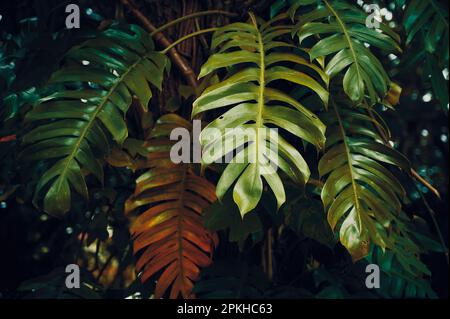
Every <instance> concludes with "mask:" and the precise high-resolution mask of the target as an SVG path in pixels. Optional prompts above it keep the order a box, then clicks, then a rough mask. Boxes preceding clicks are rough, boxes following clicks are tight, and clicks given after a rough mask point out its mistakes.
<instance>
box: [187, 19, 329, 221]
mask: <svg viewBox="0 0 450 319" xmlns="http://www.w3.org/2000/svg"><path fill="white" fill-rule="evenodd" d="M257 20H258V19H257V18H256V17H255V16H254V15H252V14H251V22H250V23H233V24H230V25H227V26H225V27H222V28H220V29H219V30H218V31H216V32H215V34H214V36H213V40H212V42H213V45H212V47H213V48H215V49H216V50H217V51H218V53H215V54H213V55H212V56H210V57H209V59H208V61H207V62H206V63H205V64H204V65H203V67H202V70H201V72H200V77H203V76H206V75H209V74H211V73H212V72H216V71H218V70H219V69H222V68H227V69H231V67H233V69H235V70H237V71H235V72H233V73H229V74H228V76H227V77H226V78H225V79H224V80H223V81H221V82H218V83H217V84H214V85H212V86H210V87H208V88H207V89H206V90H205V91H204V92H203V94H202V95H201V96H200V97H199V98H198V99H197V100H196V101H195V102H194V105H193V111H192V116H193V117H194V116H196V115H197V114H199V113H202V112H205V111H211V110H215V109H218V108H223V107H231V108H230V109H229V110H228V111H226V112H225V113H223V114H222V115H221V116H220V117H219V118H217V119H215V120H213V121H212V122H211V123H210V124H209V125H208V126H207V127H206V128H205V129H204V130H203V131H202V134H201V136H200V142H201V144H202V146H203V150H204V154H205V156H203V162H204V164H206V165H207V164H210V163H212V162H215V161H218V160H220V159H222V158H223V157H225V156H229V154H232V155H233V159H234V160H235V161H234V162H231V163H229V164H228V166H227V167H226V169H225V171H224V173H223V174H222V176H221V178H220V180H219V182H218V184H217V195H218V197H219V198H221V197H222V196H223V195H224V194H225V192H227V190H228V189H230V188H231V187H233V184H234V188H233V189H234V190H233V198H234V200H235V202H236V203H237V204H238V206H239V210H240V212H241V215H242V216H244V215H245V214H247V213H248V212H249V211H251V210H252V209H254V208H255V207H256V205H257V204H258V202H259V201H260V198H261V194H262V190H263V188H264V184H265V183H264V181H263V180H265V182H266V183H267V184H268V186H269V187H270V189H271V190H272V191H273V192H274V194H275V196H276V199H277V202H278V204H277V205H278V207H280V206H281V205H282V204H283V203H284V201H285V192H284V187H283V182H282V181H281V178H280V176H279V175H278V173H277V172H276V171H275V170H274V169H272V168H271V167H269V165H268V162H269V161H270V162H271V163H275V164H276V165H277V167H279V168H281V170H282V171H283V172H284V173H285V174H286V175H287V176H289V177H290V178H291V179H292V180H294V181H295V182H298V183H300V184H303V183H305V182H306V181H307V180H308V177H309V174H310V172H309V168H308V166H307V164H306V162H305V161H304V160H303V158H302V156H301V155H300V153H299V152H298V151H297V149H296V148H294V147H293V146H292V145H291V144H289V143H288V142H287V141H286V140H285V139H284V138H283V137H282V136H281V134H279V132H278V131H275V130H272V131H271V132H270V131H269V128H270V127H273V126H275V127H276V128H284V129H286V130H287V131H288V132H289V133H291V134H293V135H294V136H297V137H299V138H301V139H303V140H305V141H307V142H309V143H311V144H313V145H315V146H316V147H317V148H321V147H323V145H324V143H325V137H324V132H325V126H324V125H323V123H322V122H321V121H320V120H319V119H318V118H317V116H315V115H314V114H313V113H312V112H310V111H309V110H308V109H307V108H305V107H304V106H303V105H302V104H301V103H299V102H298V101H296V100H295V99H293V98H292V97H290V96H289V95H287V94H286V93H284V92H282V91H280V90H278V89H275V88H273V87H272V83H273V82H277V83H278V82H279V81H283V82H285V83H291V84H292V85H300V86H302V87H305V88H308V89H309V91H310V92H313V93H315V94H316V95H317V96H318V97H319V98H320V99H321V100H322V101H323V103H324V104H325V105H326V104H327V102H328V92H327V90H326V88H325V87H324V85H325V86H327V85H328V76H327V75H326V74H325V73H324V71H323V70H322V69H321V68H320V67H319V66H318V65H316V64H314V63H311V62H308V61H306V60H305V59H303V58H302V57H301V56H299V55H298V54H297V53H296V52H295V51H293V50H292V51H291V49H289V47H290V46H289V44H287V43H285V42H282V41H279V40H278V38H279V37H280V36H282V35H284V34H287V33H289V32H290V31H291V28H290V27H289V26H272V24H271V22H268V23H264V22H261V23H258V22H257ZM244 38H245V47H244V46H242V47H240V46H239V45H237V44H238V43H239V42H240V41H242V39H244ZM241 43H242V42H241ZM236 47H240V49H239V50H236ZM280 48H282V49H283V51H282V52H281V51H280V52H279V50H280ZM286 50H288V51H286ZM286 63H289V64H290V63H295V64H296V65H301V66H302V67H303V68H304V69H306V70H308V71H311V75H309V74H306V73H305V72H300V71H297V70H295V69H292V68H288V67H286ZM289 64H288V65H289ZM240 66H241V67H242V68H239V67H240ZM233 128H234V129H235V130H234V131H232V130H231V131H230V130H228V131H227V129H233ZM211 129H216V130H218V131H220V132H221V133H222V134H221V135H222V136H219V135H217V136H212V134H208V133H210V132H211ZM261 132H263V133H261ZM274 145H275V146H276V148H277V152H276V151H273V148H271V146H274ZM240 147H241V148H242V149H241V150H239V151H237V150H238V149H239V148H240ZM235 151H236V152H235ZM234 152H235V153H234ZM242 155H245V156H243V161H238V160H237V159H238V158H239V157H241V156H242ZM251 159H253V161H252V160H251ZM255 159H256V160H255ZM264 160H265V162H264Z"/></svg>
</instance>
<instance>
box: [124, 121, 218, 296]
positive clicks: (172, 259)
mask: <svg viewBox="0 0 450 319" xmlns="http://www.w3.org/2000/svg"><path fill="white" fill-rule="evenodd" d="M175 128H186V129H189V130H190V129H191V124H190V123H189V122H188V121H186V120H185V119H183V118H181V117H179V116H178V115H174V114H173V115H164V116H162V117H160V118H159V119H158V121H157V123H156V125H155V127H154V129H153V130H152V133H151V137H150V139H149V140H148V141H147V142H146V145H145V146H146V147H147V148H148V150H149V151H150V152H149V155H148V161H147V163H146V165H145V166H146V167H148V171H147V172H145V173H144V174H143V175H141V176H140V177H139V178H138V179H137V181H136V190H135V192H134V194H133V195H132V196H131V197H130V198H129V199H128V200H127V202H126V203H125V213H126V214H129V213H131V212H132V211H135V210H136V209H138V208H140V207H145V211H143V212H142V213H141V214H140V215H139V216H138V217H137V218H136V219H135V220H134V222H133V223H132V225H131V228H130V232H131V234H132V236H133V238H134V252H135V253H138V252H139V251H141V250H142V251H143V253H142V254H141V255H140V257H139V259H138V262H137V264H136V269H137V271H140V272H142V276H141V280H142V281H146V280H148V279H149V278H151V277H152V276H153V275H155V274H156V273H158V272H160V271H162V274H161V275H160V277H159V279H158V281H157V284H156V288H155V298H160V297H162V296H164V295H165V292H166V290H167V289H168V288H169V287H170V286H171V290H170V298H177V297H178V296H179V295H180V294H181V296H182V297H183V298H191V297H193V295H192V293H191V291H192V288H193V281H195V280H196V279H197V277H198V275H199V272H200V270H199V267H206V266H208V265H209V264H210V262H211V255H212V251H213V248H214V246H216V245H217V237H216V235H215V234H213V233H211V232H209V231H208V230H207V229H206V228H205V227H204V226H203V218H202V214H203V210H204V209H205V208H206V207H208V206H209V205H210V204H211V203H212V202H214V201H215V200H216V196H215V189H214V185H212V184H211V183H209V182H208V181H207V180H206V179H204V178H202V177H199V176H197V175H195V174H194V172H193V171H192V169H191V167H190V165H189V164H184V163H180V164H174V163H173V162H172V161H171V159H170V149H171V147H172V145H173V144H174V142H173V141H171V140H170V139H169V135H170V132H171V131H172V130H173V129H175Z"/></svg>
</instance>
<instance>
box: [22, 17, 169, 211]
mask: <svg viewBox="0 0 450 319" xmlns="http://www.w3.org/2000/svg"><path fill="white" fill-rule="evenodd" d="M66 60H67V61H68V65H67V66H66V67H63V68H62V69H61V70H59V71H57V72H55V73H54V74H53V75H52V77H51V79H50V81H49V85H52V84H59V85H63V86H64V87H65V89H64V90H62V91H60V90H59V91H55V92H54V93H53V94H50V95H49V96H46V97H43V98H41V99H40V100H39V102H38V104H37V105H36V106H34V107H33V109H32V110H31V111H29V112H28V113H27V114H26V118H25V120H26V123H28V124H29V126H30V127H31V129H30V130H29V132H28V133H27V134H26V135H25V136H24V137H23V144H24V150H23V154H22V155H23V158H24V159H26V160H30V161H34V160H43V161H45V162H46V163H47V164H48V165H49V168H48V169H47V170H46V171H45V173H44V174H43V175H42V176H41V178H40V180H39V182H38V184H37V186H36V191H35V199H34V202H35V204H36V205H40V203H41V198H42V197H43V208H44V210H45V211H46V212H48V213H49V214H52V215H57V216H58V215H61V214H64V213H66V212H67V211H69V210H70V206H71V198H72V195H71V193H72V191H75V192H77V193H79V194H80V195H82V196H83V197H85V198H86V197H88V189H87V186H86V182H85V179H84V174H83V172H82V171H83V170H86V171H87V172H89V173H91V174H93V175H94V176H96V177H97V178H98V179H99V180H100V181H102V179H103V170H102V164H101V159H102V157H103V156H105V155H107V154H108V153H109V152H110V150H111V146H112V144H113V143H117V144H119V145H120V144H122V143H123V142H124V140H125V139H126V138H127V136H128V129H127V125H126V123H125V120H124V117H125V114H126V112H127V110H128V108H129V106H130V104H131V101H132V96H133V95H136V96H137V97H138V98H139V100H140V101H141V102H142V104H143V105H144V106H145V107H147V104H148V102H149V100H150V98H151V96H152V92H151V89H150V86H149V83H151V84H153V85H154V86H156V87H158V88H161V82H162V76H163V72H164V69H165V68H166V66H167V59H166V57H165V56H164V55H162V54H161V53H158V52H156V51H155V48H154V44H153V41H152V39H151V37H150V36H149V35H148V34H147V33H146V32H145V31H144V30H142V29H141V28H140V27H138V26H135V25H128V26H119V25H115V26H113V27H111V28H109V29H107V30H105V31H103V32H102V33H101V34H100V35H99V36H98V37H96V38H94V39H91V40H88V41H86V42H85V43H84V44H82V45H81V46H79V47H75V48H73V49H72V50H70V51H69V52H68V54H67V56H66ZM111 140H112V141H111Z"/></svg>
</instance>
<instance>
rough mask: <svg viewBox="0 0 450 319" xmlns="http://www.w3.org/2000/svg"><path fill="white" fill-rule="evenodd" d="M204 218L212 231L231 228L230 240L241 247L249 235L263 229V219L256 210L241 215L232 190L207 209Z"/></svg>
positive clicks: (207, 226) (206, 225)
mask: <svg viewBox="0 0 450 319" xmlns="http://www.w3.org/2000/svg"><path fill="white" fill-rule="evenodd" d="M204 220H205V227H206V228H207V229H209V230H210V231H212V232H217V231H219V230H229V234H228V240H229V241H230V242H237V243H238V244H239V247H241V248H243V247H244V243H245V241H246V239H247V238H248V237H249V236H251V235H252V234H255V233H258V232H260V231H262V223H261V220H260V219H259V217H258V215H257V214H256V213H255V212H252V213H250V214H246V215H245V216H244V217H243V218H242V217H241V215H240V213H239V208H238V206H237V205H236V204H235V203H234V202H233V198H232V194H231V192H228V193H227V194H226V195H225V196H224V198H223V199H222V200H221V201H216V202H214V203H213V204H212V205H211V206H209V207H208V208H206V209H205V211H204Z"/></svg>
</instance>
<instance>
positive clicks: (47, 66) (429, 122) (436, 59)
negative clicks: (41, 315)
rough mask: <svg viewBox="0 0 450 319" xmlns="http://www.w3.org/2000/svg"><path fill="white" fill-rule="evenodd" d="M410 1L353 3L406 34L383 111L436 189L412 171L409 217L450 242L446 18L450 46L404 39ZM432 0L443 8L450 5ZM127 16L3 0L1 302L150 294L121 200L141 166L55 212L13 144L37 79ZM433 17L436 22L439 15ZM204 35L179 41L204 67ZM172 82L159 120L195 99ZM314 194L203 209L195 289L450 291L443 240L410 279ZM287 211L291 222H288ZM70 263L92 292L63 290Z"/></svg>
mask: <svg viewBox="0 0 450 319" xmlns="http://www.w3.org/2000/svg"><path fill="white" fill-rule="evenodd" d="M139 2H140V4H141V6H142V7H144V8H145V11H146V13H147V15H148V17H149V19H150V20H151V21H152V22H153V23H154V24H155V25H162V24H164V23H166V22H167V21H170V20H172V19H173V18H175V17H179V16H183V15H186V14H188V13H191V12H195V11H200V10H205V9H223V10H228V11H231V12H236V13H238V14H243V13H245V12H247V11H248V10H249V9H251V10H253V11H254V12H256V13H257V14H258V15H259V16H262V17H264V18H269V17H270V16H271V15H274V14H275V13H277V12H279V11H280V10H284V9H285V8H286V7H287V6H289V4H290V2H289V0H286V1H268V0H265V1H259V0H258V1H252V0H225V1H208V0H174V1H169V0H165V1H164V0H163V1H156V0H142V1H139ZM408 2H409V1H407V0H390V1H376V0H371V1H370V2H369V1H362V0H358V1H355V3H357V4H358V5H361V6H365V5H368V4H373V3H377V4H379V6H380V8H385V9H386V10H387V11H385V13H387V14H386V15H385V17H384V19H385V20H386V21H387V22H388V23H389V25H390V26H391V27H392V28H394V29H395V30H396V31H397V32H398V33H399V34H400V35H401V36H402V39H403V41H404V42H403V47H404V48H405V50H404V52H403V53H402V55H403V56H395V55H389V56H388V57H386V58H385V59H384V60H382V62H383V64H384V65H385V66H386V69H388V70H389V73H390V76H391V77H392V79H393V81H395V82H396V83H398V84H400V86H401V87H402V89H403V91H402V95H401V99H400V103H399V105H398V106H396V112H392V111H390V110H389V109H381V110H380V112H381V113H382V114H383V116H384V118H385V120H386V122H387V124H388V126H389V127H390V128H391V130H392V137H393V138H392V144H393V145H394V146H395V148H397V149H398V150H400V151H401V152H402V153H403V154H405V155H406V156H407V157H408V158H409V159H410V160H411V162H412V166H413V167H414V168H415V169H416V170H417V172H418V173H419V174H420V175H421V176H422V177H423V178H425V179H426V180H427V181H428V182H430V183H431V184H432V185H433V186H434V187H436V188H437V189H438V190H439V192H440V194H441V199H438V198H437V197H436V196H435V195H433V194H432V193H431V192H430V191H429V189H428V188H426V187H424V186H423V185H421V184H417V185H414V183H413V182H411V181H410V180H406V179H405V180H404V181H402V182H403V183H404V185H406V186H407V193H408V203H407V205H406V206H405V207H404V210H405V212H406V213H408V214H409V215H416V216H417V217H416V220H417V225H416V226H415V227H419V228H420V229H421V231H422V232H423V233H425V234H428V236H429V237H430V238H434V239H436V238H437V235H436V228H435V227H436V226H437V227H439V228H440V230H441V232H442V235H443V238H444V240H445V242H446V244H447V246H448V209H449V207H448V199H449V188H448V173H449V172H448V169H449V165H448V164H449V146H448V145H449V141H448V109H449V104H448V79H449V70H448V56H445V55H442V54H441V49H440V48H439V47H440V46H441V45H442V46H445V45H447V52H448V17H444V19H446V21H447V33H446V38H447V40H445V39H444V38H441V39H440V40H439V42H438V43H437V44H434V45H435V47H438V49H436V50H433V49H430V44H429V43H428V42H427V41H426V39H427V34H426V28H424V27H423V28H421V29H420V30H419V31H418V35H417V36H416V37H414V39H412V40H411V41H409V42H406V39H407V36H406V34H405V30H404V27H403V26H402V21H403V20H404V16H405V8H406V7H407V5H408ZM433 2H436V3H439V5H440V6H442V7H443V10H445V11H446V12H447V11H448V2H447V1H433ZM69 3H77V4H79V5H80V8H82V17H81V26H82V27H81V29H72V30H67V29H66V28H65V24H64V21H65V17H66V13H65V12H64V10H65V6H66V5H67V4H69ZM125 15H126V12H125V11H124V8H123V7H122V6H121V5H120V4H119V3H118V2H117V1H110V0H96V1H92V0H80V1H61V0H45V1H43V0H15V1H9V0H8V1H2V2H1V4H0V116H1V125H0V138H1V139H2V141H1V143H0V158H1V166H0V250H1V251H2V257H1V263H0V297H3V298H22V297H26V298H29V297H31V298H45V297H57V298H105V297H109V298H148V297H149V296H150V295H151V294H152V291H153V287H152V285H153V284H152V283H146V284H145V285H143V284H142V283H141V282H140V281H139V280H137V279H136V275H135V271H134V266H133V265H134V257H133V254H132V248H131V246H130V235H129V233H128V220H127V219H126V218H125V217H124V215H123V204H124V201H125V200H126V198H128V197H129V196H130V194H131V193H132V191H133V188H134V181H135V177H136V175H135V174H134V172H132V171H131V170H129V169H126V168H118V167H106V168H105V176H106V178H105V185H104V186H103V187H101V186H100V185H97V188H95V187H96V186H95V185H96V183H95V181H93V180H92V181H91V180H88V182H89V183H91V184H90V185H93V186H92V187H94V189H93V188H91V189H93V191H92V192H91V200H90V201H89V202H87V203H86V202H84V201H82V200H79V201H75V204H76V207H74V208H73V209H72V210H71V212H70V213H69V214H67V215H65V217H64V218H62V219H56V218H53V217H49V216H48V215H47V214H45V213H43V212H42V211H39V210H37V209H36V208H35V207H34V206H33V205H32V204H31V202H32V196H33V194H32V191H33V189H34V186H35V185H32V184H30V183H28V180H30V179H31V180H36V178H35V176H37V175H38V174H39V172H40V171H41V170H42V169H43V168H42V167H40V166H39V165H35V166H33V167H25V166H21V165H19V162H18V161H17V158H16V156H17V153H18V152H17V147H18V145H17V142H16V140H15V139H14V136H15V135H16V134H18V135H20V134H21V132H20V126H19V125H18V123H20V122H21V120H22V119H23V116H24V114H25V112H26V111H27V110H28V109H29V107H30V102H32V101H33V100H35V99H36V97H37V96H39V95H40V94H43V93H45V92H42V91H41V90H42V88H41V87H42V84H43V83H45V81H46V80H47V79H48V77H49V75H50V74H51V73H52V71H54V70H56V69H58V66H59V62H60V61H61V58H62V57H63V55H64V53H65V52H66V51H67V50H68V49H69V48H71V47H72V46H74V45H76V44H78V43H81V42H82V41H83V40H85V39H87V38H88V37H90V36H92V35H93V34H95V33H96V32H97V30H98V29H99V28H102V26H103V25H104V24H107V23H108V22H109V21H112V20H123V19H126V16H125ZM221 19H224V18H220V17H217V16H213V17H206V18H202V19H199V21H200V22H201V23H202V24H203V25H205V26H215V25H217V24H220V23H222V22H223V21H221ZM131 21H133V20H132V19H131ZM426 23H432V20H430V21H426ZM192 28H193V26H192V25H191V24H189V23H182V24H180V25H178V26H176V27H174V28H171V29H170V30H169V31H168V32H167V33H168V36H169V37H170V38H171V39H172V40H173V39H176V38H178V37H180V36H182V35H184V34H186V33H188V32H190V31H191V30H192ZM203 41H205V39H204V38H202V37H200V38H196V39H192V40H191V41H187V42H185V43H183V45H182V46H180V51H181V52H182V53H183V54H184V55H185V56H186V57H187V58H189V59H190V61H191V62H192V65H193V66H194V69H195V70H196V71H198V70H199V67H200V65H201V61H202V58H203V55H204V54H206V53H205V50H204V48H202V46H203ZM445 41H446V44H445ZM193 48H195V49H193ZM444 51H445V50H444ZM400 61H401V62H400ZM164 86H165V88H166V89H165V90H164V92H163V93H160V94H158V97H157V98H156V99H153V101H152V103H153V104H154V105H153V108H152V110H153V113H154V116H155V117H156V116H158V115H159V114H163V113H165V112H168V111H174V110H181V113H182V112H183V111H182V110H183V105H185V104H189V103H192V100H190V96H191V95H192V92H191V91H190V89H189V87H186V86H185V85H183V84H182V83H180V76H179V75H177V73H176V71H174V72H172V74H171V75H170V76H169V77H168V79H166V80H165V84H164ZM187 109H188V108H187ZM130 117H131V118H130V119H129V122H130V123H131V125H132V128H131V129H130V131H131V135H133V134H134V135H135V136H138V135H139V131H140V130H142V127H143V123H142V122H143V121H142V120H139V121H138V120H136V118H135V117H133V116H130ZM145 121H146V122H147V123H146V124H145V125H146V126H147V127H149V126H151V123H152V121H153V120H152V118H146V119H145ZM133 125H134V126H133ZM145 125H144V126H145ZM133 127H134V129H133ZM127 156H131V155H130V154H128V155H127V154H122V157H121V160H124V161H126V160H127ZM115 160H116V161H117V158H115ZM116 164H117V163H116ZM116 166H117V165H116ZM33 177H34V178H33ZM416 186H417V187H416ZM308 188H310V189H308ZM308 188H307V189H306V190H304V191H301V192H299V191H298V190H296V189H294V188H293V187H292V188H291V190H290V192H289V189H287V191H288V198H289V196H290V199H291V200H290V201H288V202H289V205H285V206H284V207H283V209H282V210H281V211H280V212H279V213H277V214H276V213H274V211H275V210H274V208H273V207H274V206H275V205H276V204H275V201H274V198H272V197H270V196H268V195H267V196H266V195H265V197H263V200H262V201H261V203H260V204H259V207H258V209H257V210H256V211H255V212H252V213H250V214H247V215H246V216H245V218H244V220H241V219H240V215H239V211H238V209H237V207H235V204H234V203H233V201H232V200H231V199H230V197H231V196H228V199H227V197H226V198H225V199H224V201H223V203H221V204H220V203H215V204H214V205H213V206H212V207H211V208H210V209H209V210H208V212H207V213H206V221H205V223H206V226H207V227H208V228H209V229H211V230H213V231H219V236H220V238H221V241H220V246H219V248H218V249H217V250H216V254H215V257H214V260H215V262H214V264H213V266H212V267H210V268H208V269H206V270H204V271H203V272H202V274H201V276H202V277H201V280H200V281H199V283H198V284H197V285H196V286H195V288H194V292H195V293H196V294H197V296H198V297H204V298H214V297H229V298H244V297H249V298H250V297H253V298H362V297H364V298H366V297H367V298H379V297H424V296H428V297H448V264H447V262H446V257H445V255H444V254H443V253H442V248H441V247H440V246H439V245H438V244H437V242H436V241H434V240H427V239H426V238H425V237H424V242H426V243H427V244H428V246H429V248H430V249H431V250H432V251H431V252H430V253H429V254H427V255H424V256H423V260H424V262H425V263H426V264H427V266H428V267H429V269H430V271H431V273H432V276H431V280H430V281H429V282H428V281H424V282H421V281H416V282H414V283H411V282H408V281H407V280H402V277H401V276H400V275H399V274H397V273H395V265H392V264H391V263H390V262H389V256H385V255H383V254H380V252H379V251H377V250H376V249H373V251H372V254H371V255H370V256H369V257H368V258H366V259H365V260H362V261H359V262H357V263H356V264H353V263H352V261H351V258H350V256H349V255H348V254H347V252H346V251H345V249H344V248H343V247H342V246H341V245H340V244H336V242H335V240H334V236H333V234H332V233H330V229H329V227H328V225H327V224H326V220H325V219H324V218H323V216H322V214H321V212H322V211H323V208H322V207H321V205H322V204H321V202H320V201H316V200H315V199H316V198H319V197H318V196H317V193H316V192H315V190H314V187H313V186H311V185H309V186H308ZM299 193H304V194H305V195H302V196H306V197H307V198H309V199H312V200H310V201H304V200H302V199H304V198H305V197H301V196H300V197H299V195H298V194H299ZM422 196H423V197H422ZM293 209H296V210H301V211H302V212H303V214H301V218H299V217H298V216H299V215H294V216H293V217H292V216H291V215H292V214H291V211H292V210H293ZM430 210H432V211H433V212H434V214H435V218H436V220H437V225H435V224H434V222H433V220H432V219H431V218H430V213H429V211H430ZM221 217H223V218H221ZM285 218H286V220H287V221H288V222H287V227H281V225H282V224H283V220H284V219H285ZM280 227H281V228H280ZM273 229H277V232H276V233H275V234H274V235H275V236H277V241H276V242H275V244H274V246H273V247H271V249H269V248H268V247H267V241H265V240H264V238H265V237H266V235H267V232H268V231H269V232H272V233H273ZM224 239H228V240H224ZM436 240H437V239H436ZM272 249H273V251H272ZM267 253H270V254H271V255H273V259H274V260H273V264H272V267H273V269H268V268H267V267H268V265H266V264H265V263H264V262H261V260H260V259H261V255H262V256H264V254H267ZM371 261H376V262H377V263H379V264H380V265H381V266H382V271H383V277H382V278H383V279H382V280H385V281H383V285H382V287H383V288H382V289H380V290H377V291H370V290H368V289H366V288H365V285H364V280H365V272H364V269H365V265H366V264H367V263H369V262H371ZM69 263H78V264H79V265H81V266H82V269H83V272H82V280H83V289H81V290H79V291H78V292H77V293H76V294H74V293H73V292H72V291H68V290H67V289H66V288H65V286H64V278H63V276H62V273H63V269H64V267H65V265H67V264H69ZM272 267H271V268H272ZM385 283H386V284H385ZM429 283H430V284H431V285H429ZM217 287H220V289H217Z"/></svg>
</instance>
